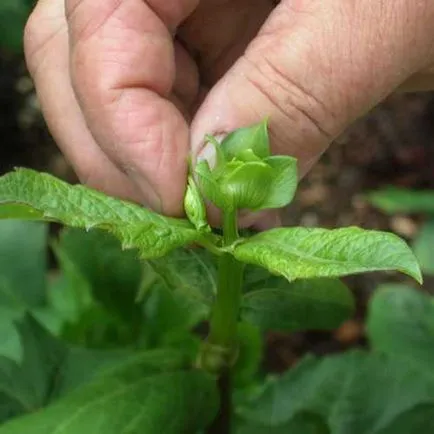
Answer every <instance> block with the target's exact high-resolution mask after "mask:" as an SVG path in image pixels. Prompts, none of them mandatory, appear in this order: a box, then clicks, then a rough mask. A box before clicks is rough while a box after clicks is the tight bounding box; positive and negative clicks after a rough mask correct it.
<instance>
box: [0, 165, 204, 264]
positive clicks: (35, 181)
mask: <svg viewBox="0 0 434 434" xmlns="http://www.w3.org/2000/svg"><path fill="white" fill-rule="evenodd" d="M1 204H3V205H6V208H4V209H3V212H1V213H0V216H1V217H2V218H17V217H19V218H22V217H23V216H26V218H28V219H33V220H45V221H56V222H59V223H63V224H65V225H68V226H72V227H81V228H84V229H91V228H103V229H105V230H108V231H110V232H112V233H113V234H114V235H115V236H116V237H117V238H118V239H119V240H120V241H121V243H122V247H123V248H125V249H127V248H134V247H137V249H138V251H139V253H140V255H141V256H142V257H144V258H154V257H160V256H164V255H165V254H166V253H168V252H169V251H171V250H173V249H175V248H177V247H181V246H184V245H186V244H189V243H192V242H195V241H199V239H200V238H201V237H203V234H200V233H199V232H198V231H196V229H195V228H194V227H193V226H192V225H191V224H190V223H189V222H187V221H186V220H179V219H171V218H167V217H163V216H160V215H159V214H156V213H153V212H151V211H149V210H147V209H145V208H143V207H141V206H139V205H136V204H133V203H130V202H126V201H122V200H118V199H115V198H112V197H109V196H106V195H105V194H103V193H100V192H98V191H96V190H92V189H90V188H87V187H84V186H82V185H75V186H72V185H69V184H67V183H65V182H63V181H61V180H59V179H57V178H55V177H53V176H51V175H48V174H45V173H38V172H35V171H33V170H29V169H17V170H16V171H15V172H12V173H8V174H6V175H4V176H2V177H1V178H0V205H1ZM10 205H14V207H12V208H11V206H10ZM0 208H1V206H0Z"/></svg>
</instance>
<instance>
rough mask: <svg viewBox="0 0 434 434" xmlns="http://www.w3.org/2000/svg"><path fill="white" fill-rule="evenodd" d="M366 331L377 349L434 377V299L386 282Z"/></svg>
mask: <svg viewBox="0 0 434 434" xmlns="http://www.w3.org/2000/svg"><path fill="white" fill-rule="evenodd" d="M367 331H368V335H369V338H370V341H371V344H372V345H373V347H374V348H375V349H376V350H377V351H381V352H383V353H386V354H388V355H390V356H392V357H399V358H400V359H404V360H405V362H406V363H407V364H409V365H413V366H415V367H416V368H419V369H421V370H422V371H424V372H426V373H429V374H430V375H431V376H432V378H433V380H434V371H433V366H434V301H433V299H432V298H431V297H429V296H427V295H426V294H423V293H421V292H419V291H416V290H414V289H412V288H409V287H406V286H404V285H383V286H381V287H380V288H379V289H378V290H377V292H376V293H375V295H374V297H373V299H372V300H371V303H370V309H369V316H368V320H367Z"/></svg>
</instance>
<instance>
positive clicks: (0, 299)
mask: <svg viewBox="0 0 434 434" xmlns="http://www.w3.org/2000/svg"><path fill="white" fill-rule="evenodd" d="M24 314H25V304H24V303H23V302H22V301H21V300H20V299H18V298H17V297H16V295H15V294H14V293H13V291H12V290H11V289H10V287H9V286H8V285H7V284H6V283H5V282H0V356H4V357H6V358H8V359H11V360H13V361H15V362H20V361H21V359H22V357H23V349H22V347H21V342H20V336H19V333H18V331H17V329H16V326H15V321H16V320H18V319H20V318H22V317H23V316H24ZM0 402H1V401H0Z"/></svg>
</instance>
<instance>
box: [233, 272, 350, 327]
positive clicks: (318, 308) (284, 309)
mask: <svg viewBox="0 0 434 434" xmlns="http://www.w3.org/2000/svg"><path fill="white" fill-rule="evenodd" d="M354 308H355V302H354V297H353V294H352V293H351V291H350V290H349V289H348V288H347V287H346V286H345V285H344V284H343V283H342V282H340V281H339V280H337V279H325V278H322V279H305V280H299V281H295V282H291V283H290V282H288V281H286V280H285V281H283V282H282V284H281V285H280V287H277V288H269V287H264V289H260V290H256V291H252V292H249V293H247V294H246V295H244V297H243V301H242V305H241V316H242V318H243V319H244V320H245V321H249V322H252V323H253V324H256V325H257V326H259V327H260V328H262V329H263V330H268V329H273V330H281V331H296V330H332V329H335V328H337V327H339V326H340V325H341V324H342V322H343V321H345V320H347V319H348V318H350V317H351V316H352V315H353V313H354Z"/></svg>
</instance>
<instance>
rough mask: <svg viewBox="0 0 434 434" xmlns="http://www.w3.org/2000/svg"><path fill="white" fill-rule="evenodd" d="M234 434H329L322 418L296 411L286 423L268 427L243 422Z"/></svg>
mask: <svg viewBox="0 0 434 434" xmlns="http://www.w3.org/2000/svg"><path fill="white" fill-rule="evenodd" d="M236 434H331V433H330V430H329V429H328V427H327V425H326V424H325V422H324V420H323V419H322V418H321V417H319V416H317V415H316V414H309V413H298V414H297V415H296V416H294V417H293V418H292V419H291V420H290V421H289V422H288V423H287V424H285V425H283V426H279V427H270V426H265V425H260V424H258V423H244V424H242V425H241V426H240V427H238V429H237V430H236Z"/></svg>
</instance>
